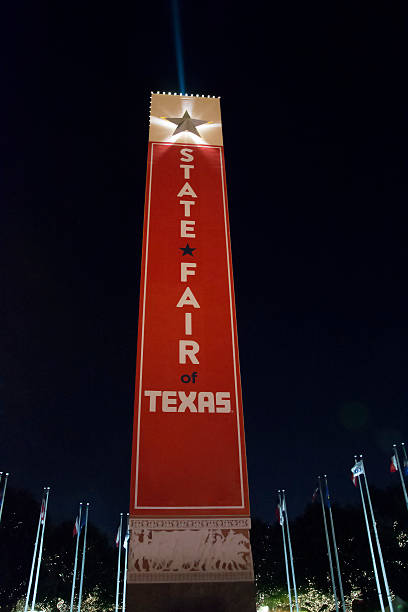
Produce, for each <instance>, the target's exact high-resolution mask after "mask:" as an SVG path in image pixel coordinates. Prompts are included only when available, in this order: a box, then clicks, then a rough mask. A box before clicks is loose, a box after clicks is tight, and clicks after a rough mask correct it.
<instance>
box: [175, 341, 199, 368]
mask: <svg viewBox="0 0 408 612" xmlns="http://www.w3.org/2000/svg"><path fill="white" fill-rule="evenodd" d="M199 350H200V345H199V344H198V342H195V341H194V340H179V363H186V357H188V358H189V359H190V361H191V363H200V362H199V361H198V359H197V357H196V354H197V353H198V351H199Z"/></svg>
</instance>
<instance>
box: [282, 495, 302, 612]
mask: <svg viewBox="0 0 408 612" xmlns="http://www.w3.org/2000/svg"><path fill="white" fill-rule="evenodd" d="M282 498H283V503H284V508H285V514H286V531H287V536H288V545H289V557H290V566H291V569H292V581H293V591H294V593H295V604H296V612H299V602H298V596H297V589H296V578H295V566H294V563H293V553H292V543H291V541H290V531H289V517H288V511H287V507H286V496H285V489H282Z"/></svg>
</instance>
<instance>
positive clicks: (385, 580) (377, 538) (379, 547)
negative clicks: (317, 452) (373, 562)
mask: <svg viewBox="0 0 408 612" xmlns="http://www.w3.org/2000/svg"><path fill="white" fill-rule="evenodd" d="M360 459H361V461H362V462H363V455H360ZM363 466H364V462H363ZM363 476H364V483H365V488H366V492H367V499H368V505H369V508H370V512H371V520H372V523H373V529H374V535H375V541H376V543H377V550H378V555H379V557H380V564H381V570H382V575H383V578H384V584H385V592H386V594H387V599H388V604H389V607H390V612H394V608H393V605H392V598H391V593H390V587H389V586H388V580H387V574H386V572H385V565H384V559H383V555H382V550H381V544H380V538H379V537H378V531H377V523H376V521H375V518H374V510H373V505H372V503H371V495H370V491H369V489H368V482H367V477H366V473H365V468H364V471H363Z"/></svg>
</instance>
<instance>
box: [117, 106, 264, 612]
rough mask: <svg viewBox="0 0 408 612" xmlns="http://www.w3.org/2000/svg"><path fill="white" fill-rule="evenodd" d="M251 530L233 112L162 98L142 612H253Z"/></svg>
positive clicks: (141, 401) (152, 203)
mask: <svg viewBox="0 0 408 612" xmlns="http://www.w3.org/2000/svg"><path fill="white" fill-rule="evenodd" d="M249 529H250V519H249V500H248V480H247V469H246V457H245V441H244V423H243V413H242V397H241V381H240V371H239V356H238V342H237V329H236V318H235V300H234V287H233V274H232V263H231V247H230V236H229V223H228V206H227V192H226V182H225V166H224V151H223V141H222V127H221V114H220V102H219V99H218V98H211V97H203V96H187V95H165V94H152V99H151V112H150V132H149V150H148V164H147V184H146V203H145V219H144V235H143V255H142V272H141V287H140V310H139V334H138V352H137V370H136V391H135V413H134V431H133V456H132V483H131V501H130V532H131V538H130V547H129V568H128V590H127V592H128V607H127V609H128V612H134V611H139V610H140V611H142V610H143V612H145V611H146V610H149V611H156V610H157V611H159V610H160V612H166V611H168V612H170V611H172V610H180V611H181V610H192V609H194V610H206V609H208V611H209V612H210V611H211V612H216V611H218V610H219V611H224V610H227V609H228V610H231V609H233V602H234V600H236V603H237V605H239V610H240V612H246V611H247V610H248V611H251V612H252V611H253V610H254V609H255V603H254V597H253V580H254V576H253V567H252V556H251V548H250V543H249ZM205 602H206V603H205ZM200 606H204V607H200ZM206 606H207V607H206Z"/></svg>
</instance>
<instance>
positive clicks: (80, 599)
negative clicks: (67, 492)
mask: <svg viewBox="0 0 408 612" xmlns="http://www.w3.org/2000/svg"><path fill="white" fill-rule="evenodd" d="M88 512H89V503H87V504H86V514H85V532H84V541H83V548H82V567H81V582H80V583H79V596H78V612H81V603H82V587H83V584H84V569H85V551H86V534H87V532H88Z"/></svg>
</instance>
